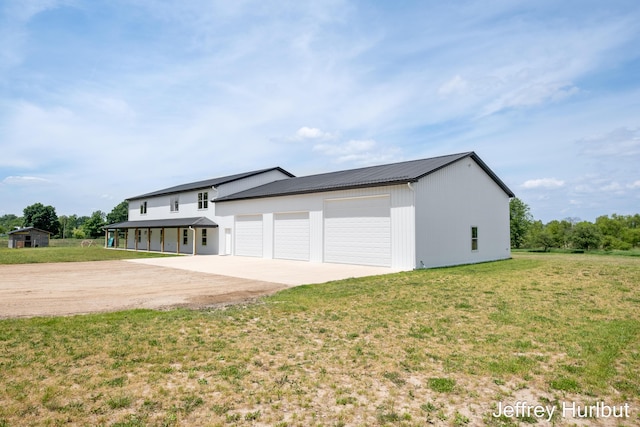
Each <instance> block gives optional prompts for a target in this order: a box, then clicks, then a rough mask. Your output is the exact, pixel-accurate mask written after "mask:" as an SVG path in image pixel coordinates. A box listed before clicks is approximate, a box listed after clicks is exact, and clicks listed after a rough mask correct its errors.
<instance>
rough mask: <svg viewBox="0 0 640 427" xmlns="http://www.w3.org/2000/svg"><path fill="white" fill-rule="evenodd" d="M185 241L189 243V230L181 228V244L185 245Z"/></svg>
mask: <svg viewBox="0 0 640 427" xmlns="http://www.w3.org/2000/svg"><path fill="white" fill-rule="evenodd" d="M187 243H189V230H188V229H186V228H185V229H184V230H182V244H183V245H186V244H187Z"/></svg>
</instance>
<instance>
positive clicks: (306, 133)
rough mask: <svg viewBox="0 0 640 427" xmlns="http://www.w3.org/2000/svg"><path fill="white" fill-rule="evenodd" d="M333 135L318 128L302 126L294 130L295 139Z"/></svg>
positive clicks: (321, 137) (331, 136) (323, 137)
mask: <svg viewBox="0 0 640 427" xmlns="http://www.w3.org/2000/svg"><path fill="white" fill-rule="evenodd" d="M330 138H333V135H332V134H330V133H329V132H323V131H321V130H320V129H318V128H310V127H307V126H303V127H301V128H300V129H298V130H297V131H296V136H295V139H330Z"/></svg>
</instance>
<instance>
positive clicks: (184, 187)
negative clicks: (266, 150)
mask: <svg viewBox="0 0 640 427" xmlns="http://www.w3.org/2000/svg"><path fill="white" fill-rule="evenodd" d="M272 170H278V171H280V172H282V173H284V174H285V175H288V176H289V177H293V176H294V175H293V174H292V173H290V172H287V171H286V170H284V169H282V168H281V167H279V166H277V167H274V168H268V169H260V170H257V171H251V172H245V173H239V174H236V175H229V176H223V177H220V178H212V179H205V180H204V181H196V182H190V183H188V184H181V185H176V186H175V187H169V188H164V189H162V190H157V191H152V192H151V193H145V194H141V195H139V196H135V197H130V198H128V199H127V200H128V201H130V200H138V199H145V198H147V197H153V196H161V195H165V194H174V193H181V192H183V191H192V190H199V189H205V188H212V187H217V186H219V185H221V184H227V183H229V182H233V181H237V180H239V179H243V178H248V177H251V176H255V175H259V174H261V173H265V172H270V171H272Z"/></svg>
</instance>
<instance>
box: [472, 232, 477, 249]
mask: <svg viewBox="0 0 640 427" xmlns="http://www.w3.org/2000/svg"><path fill="white" fill-rule="evenodd" d="M471 250H472V251H477V250H478V227H471Z"/></svg>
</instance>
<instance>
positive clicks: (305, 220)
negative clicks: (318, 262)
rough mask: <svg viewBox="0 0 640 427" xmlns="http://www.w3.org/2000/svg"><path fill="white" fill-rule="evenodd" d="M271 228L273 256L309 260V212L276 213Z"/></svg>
mask: <svg viewBox="0 0 640 427" xmlns="http://www.w3.org/2000/svg"><path fill="white" fill-rule="evenodd" d="M273 228H274V229H273V238H274V245H273V256H274V258H279V259H292V260H301V261H309V252H310V246H309V212H290V213H277V214H275V215H274V225H273Z"/></svg>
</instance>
